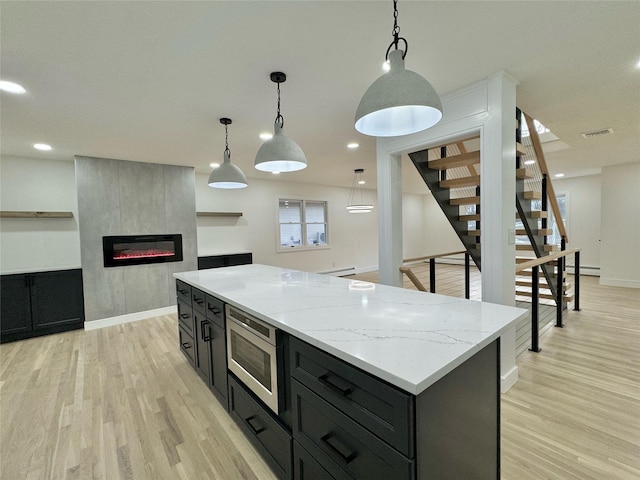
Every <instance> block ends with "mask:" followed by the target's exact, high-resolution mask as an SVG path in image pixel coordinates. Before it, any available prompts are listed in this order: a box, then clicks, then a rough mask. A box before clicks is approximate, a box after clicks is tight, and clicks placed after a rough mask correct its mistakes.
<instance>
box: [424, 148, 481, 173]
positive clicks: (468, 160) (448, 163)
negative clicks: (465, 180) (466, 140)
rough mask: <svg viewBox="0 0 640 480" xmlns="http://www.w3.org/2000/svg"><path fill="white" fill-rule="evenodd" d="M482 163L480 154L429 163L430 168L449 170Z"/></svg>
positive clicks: (447, 158)
mask: <svg viewBox="0 0 640 480" xmlns="http://www.w3.org/2000/svg"><path fill="white" fill-rule="evenodd" d="M477 163H480V152H479V151H477V152H468V153H461V154H460V155H454V156H452V157H445V158H439V159H437V160H431V161H430V162H429V168H433V169H435V170H447V169H449V168H457V167H470V166H473V165H475V164H477Z"/></svg>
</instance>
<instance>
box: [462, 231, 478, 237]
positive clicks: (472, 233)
mask: <svg viewBox="0 0 640 480" xmlns="http://www.w3.org/2000/svg"><path fill="white" fill-rule="evenodd" d="M465 235H469V236H470V237H479V236H480V230H467V233H465Z"/></svg>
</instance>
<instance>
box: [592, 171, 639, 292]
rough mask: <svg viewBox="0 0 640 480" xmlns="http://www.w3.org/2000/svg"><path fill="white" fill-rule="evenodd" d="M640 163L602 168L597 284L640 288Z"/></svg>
mask: <svg viewBox="0 0 640 480" xmlns="http://www.w3.org/2000/svg"><path fill="white" fill-rule="evenodd" d="M638 205H640V163H629V164H624V165H615V166H611V167H605V168H603V169H602V249H601V251H600V259H601V268H600V283H601V284H603V285H615V286H620V287H635V288H640V256H639V255H638V241H639V240H640V214H639V213H638Z"/></svg>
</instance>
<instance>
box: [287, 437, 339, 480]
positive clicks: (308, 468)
mask: <svg viewBox="0 0 640 480" xmlns="http://www.w3.org/2000/svg"><path fill="white" fill-rule="evenodd" d="M293 478H294V479H295V480H333V477H332V476H331V475H329V473H328V472H327V471H326V470H325V469H324V468H322V467H321V466H320V464H319V463H318V462H316V461H315V460H314V459H313V457H312V456H311V455H309V453H308V452H307V451H306V450H305V449H304V448H302V447H301V446H300V444H299V443H298V442H296V441H295V440H294V441H293Z"/></svg>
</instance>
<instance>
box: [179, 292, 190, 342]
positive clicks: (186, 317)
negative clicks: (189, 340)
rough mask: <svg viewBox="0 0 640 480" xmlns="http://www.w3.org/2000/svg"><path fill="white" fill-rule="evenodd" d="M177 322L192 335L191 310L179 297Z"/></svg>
mask: <svg viewBox="0 0 640 480" xmlns="http://www.w3.org/2000/svg"><path fill="white" fill-rule="evenodd" d="M178 322H179V323H178V324H179V325H180V326H181V327H182V328H184V329H185V331H186V332H187V333H188V334H189V335H191V336H192V337H193V311H192V310H191V307H190V306H188V305H187V304H186V303H184V302H183V301H182V300H180V298H178Z"/></svg>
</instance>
